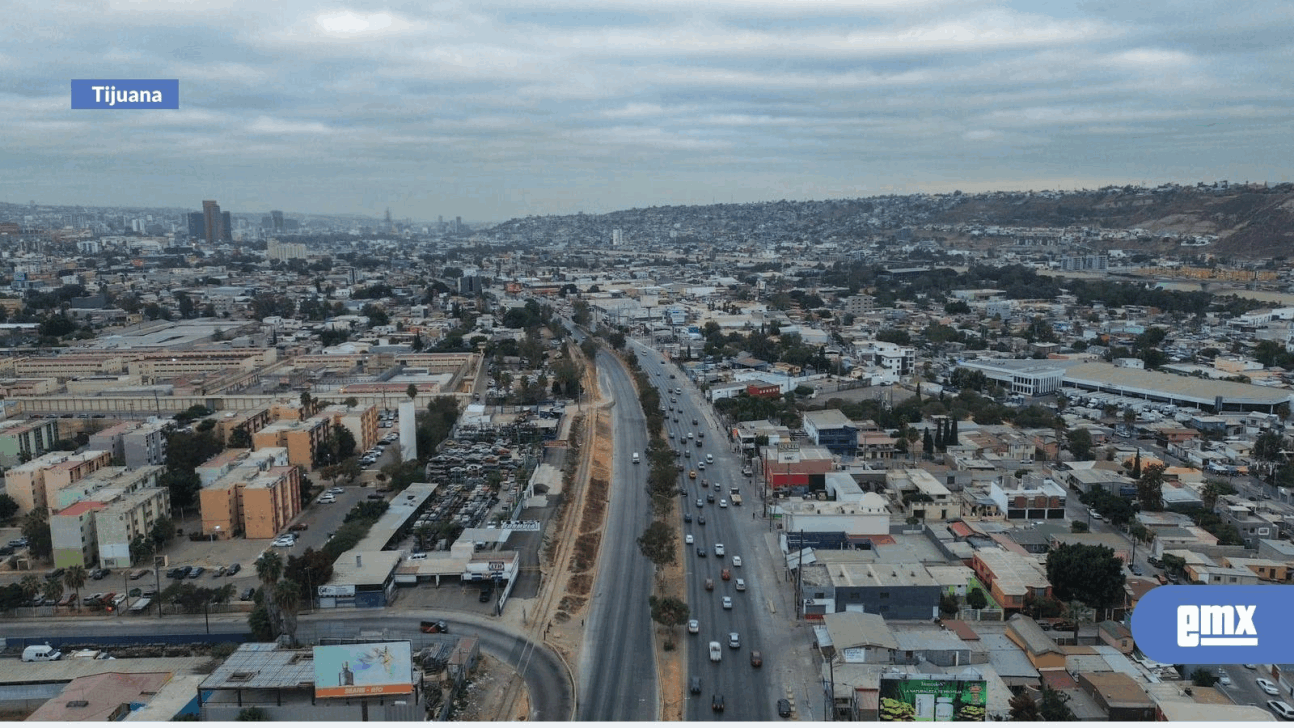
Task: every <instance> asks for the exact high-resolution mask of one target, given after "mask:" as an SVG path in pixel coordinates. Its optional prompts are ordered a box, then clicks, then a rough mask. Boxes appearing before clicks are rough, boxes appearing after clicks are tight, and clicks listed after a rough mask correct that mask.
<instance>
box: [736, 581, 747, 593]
mask: <svg viewBox="0 0 1294 728" xmlns="http://www.w3.org/2000/svg"><path fill="white" fill-rule="evenodd" d="M736 583H737V591H746V580H745V579H738V580H737V582H736Z"/></svg>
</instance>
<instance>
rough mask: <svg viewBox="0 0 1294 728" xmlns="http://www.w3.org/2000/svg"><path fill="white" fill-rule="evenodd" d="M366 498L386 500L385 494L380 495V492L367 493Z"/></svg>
mask: <svg viewBox="0 0 1294 728" xmlns="http://www.w3.org/2000/svg"><path fill="white" fill-rule="evenodd" d="M368 499H369V500H386V496H384V495H382V494H381V493H369V494H368Z"/></svg>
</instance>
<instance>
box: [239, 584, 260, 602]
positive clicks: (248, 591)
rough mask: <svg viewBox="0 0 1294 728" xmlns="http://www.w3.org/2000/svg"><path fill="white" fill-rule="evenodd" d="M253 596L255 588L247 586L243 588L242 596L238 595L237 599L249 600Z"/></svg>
mask: <svg viewBox="0 0 1294 728" xmlns="http://www.w3.org/2000/svg"><path fill="white" fill-rule="evenodd" d="M255 596H256V589H255V588H253V587H250V586H249V587H247V588H246V589H244V590H243V593H242V596H240V597H239V599H241V600H242V601H244V602H250V601H251V600H252V598H254V597H255Z"/></svg>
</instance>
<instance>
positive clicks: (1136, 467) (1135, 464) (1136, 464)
mask: <svg viewBox="0 0 1294 728" xmlns="http://www.w3.org/2000/svg"><path fill="white" fill-rule="evenodd" d="M1140 478H1141V448H1137V457H1136V459H1135V460H1133V461H1132V479H1133V480H1138V479H1140Z"/></svg>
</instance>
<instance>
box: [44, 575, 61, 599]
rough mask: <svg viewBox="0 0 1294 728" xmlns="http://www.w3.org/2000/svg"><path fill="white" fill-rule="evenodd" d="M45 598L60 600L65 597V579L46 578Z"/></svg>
mask: <svg viewBox="0 0 1294 728" xmlns="http://www.w3.org/2000/svg"><path fill="white" fill-rule="evenodd" d="M45 598H46V599H53V600H54V601H56V602H57V601H58V600H60V599H62V598H63V580H62V579H58V578H54V579H46V580H45Z"/></svg>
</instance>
